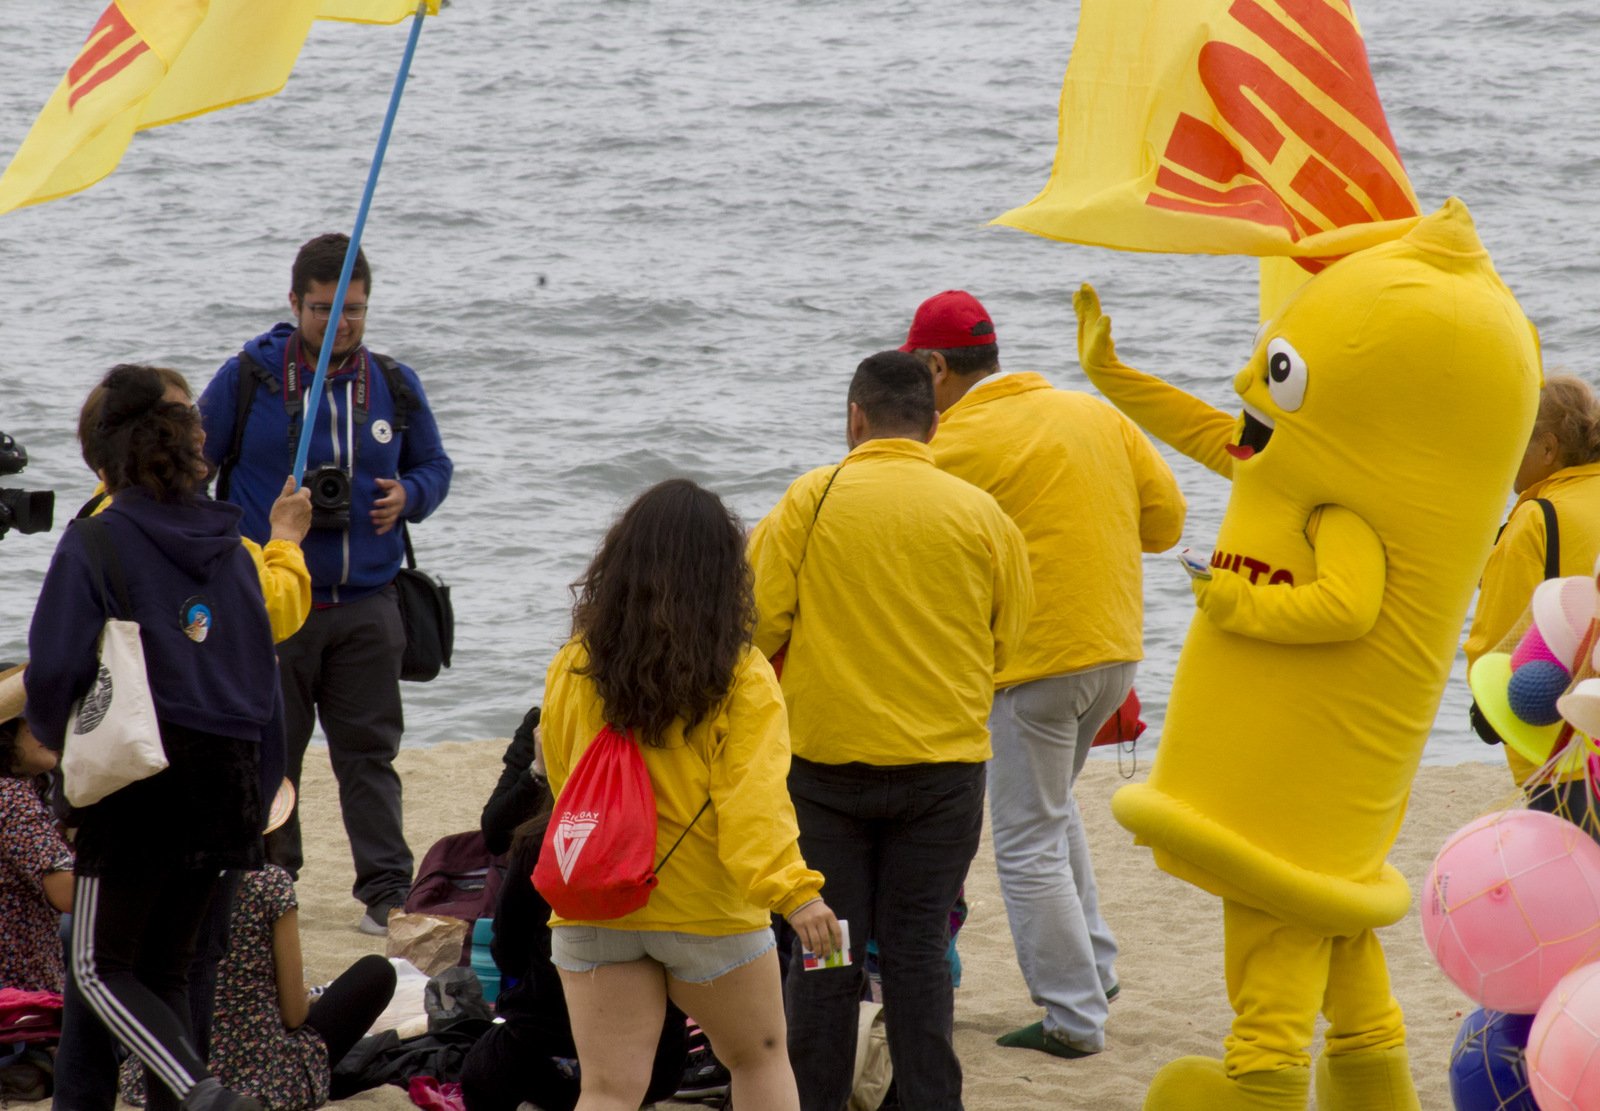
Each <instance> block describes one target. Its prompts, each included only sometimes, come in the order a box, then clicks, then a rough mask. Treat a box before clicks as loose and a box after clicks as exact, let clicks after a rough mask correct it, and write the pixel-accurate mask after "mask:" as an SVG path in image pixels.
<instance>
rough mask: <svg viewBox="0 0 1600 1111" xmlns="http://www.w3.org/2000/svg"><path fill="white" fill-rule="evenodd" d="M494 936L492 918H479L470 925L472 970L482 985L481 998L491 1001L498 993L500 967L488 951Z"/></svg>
mask: <svg viewBox="0 0 1600 1111" xmlns="http://www.w3.org/2000/svg"><path fill="white" fill-rule="evenodd" d="M493 938H494V919H492V918H480V919H478V920H477V921H476V922H474V923H473V925H472V971H473V972H475V973H477V975H478V983H480V984H482V985H483V998H484V1001H485V1002H487V1003H493V1002H494V1001H495V999H496V998H497V997H498V996H499V994H500V969H499V967H498V966H497V965H496V964H495V963H494V957H493V955H491V954H490V952H489V942H490V941H491V940H493Z"/></svg>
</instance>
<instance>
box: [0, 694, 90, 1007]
mask: <svg viewBox="0 0 1600 1111" xmlns="http://www.w3.org/2000/svg"><path fill="white" fill-rule="evenodd" d="M22 668H23V665H21V664H18V665H16V666H13V667H9V668H7V669H6V670H5V671H3V672H0V922H3V923H4V924H5V925H4V928H3V930H0V988H15V989H17V990H18V991H53V992H57V993H59V992H60V991H61V985H62V981H63V980H64V979H65V976H66V970H65V969H64V967H63V966H62V960H61V940H60V935H59V933H58V931H59V929H60V926H61V914H62V912H63V911H66V910H70V909H71V907H72V849H71V848H70V847H69V846H68V845H67V843H66V841H65V840H64V839H63V838H62V836H61V833H60V831H59V830H57V829H56V823H55V819H54V818H53V817H52V816H51V814H50V808H49V807H48V806H46V805H45V803H44V800H43V799H42V798H40V796H39V792H38V790H37V787H36V783H37V781H36V779H35V778H34V777H35V776H38V775H40V774H42V773H44V772H47V771H49V770H50V769H51V768H53V767H54V766H55V753H53V752H51V751H50V750H49V749H46V748H44V747H43V746H42V745H40V744H39V742H38V741H36V740H35V739H34V737H33V734H32V733H31V732H30V731H29V729H28V723H27V722H25V721H23V720H22V708H23V705H24V703H25V701H26V699H27V695H26V693H25V692H24V691H23V689H22Z"/></svg>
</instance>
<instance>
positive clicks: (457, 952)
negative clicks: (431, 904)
mask: <svg viewBox="0 0 1600 1111" xmlns="http://www.w3.org/2000/svg"><path fill="white" fill-rule="evenodd" d="M469 928H470V927H469V926H468V924H467V923H466V922H465V921H464V920H462V919H460V918H447V917H445V916H444V915H440V914H406V913H405V912H404V911H399V910H396V911H391V912H390V914H389V943H388V946H387V950H386V952H385V956H389V957H404V958H405V959H406V960H408V961H410V962H411V963H412V964H414V965H416V966H417V967H418V968H419V969H421V970H422V971H423V972H425V973H427V974H428V975H429V976H437V975H438V974H439V973H441V972H443V971H444V970H445V969H447V968H453V967H454V966H456V965H458V964H460V963H461V947H462V945H463V944H465V943H466V940H467V930H468V929H469Z"/></svg>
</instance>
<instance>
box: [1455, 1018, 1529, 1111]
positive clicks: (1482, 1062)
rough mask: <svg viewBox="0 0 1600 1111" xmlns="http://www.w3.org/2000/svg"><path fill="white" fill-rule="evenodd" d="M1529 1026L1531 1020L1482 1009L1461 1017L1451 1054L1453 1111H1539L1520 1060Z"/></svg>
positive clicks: (1525, 1065) (1526, 1072) (1526, 1069)
mask: <svg viewBox="0 0 1600 1111" xmlns="http://www.w3.org/2000/svg"><path fill="white" fill-rule="evenodd" d="M1532 1026H1533V1016H1532V1015H1510V1014H1505V1013H1504V1012H1502V1011H1486V1010H1484V1009H1483V1008H1481V1007H1480V1008H1479V1009H1478V1010H1476V1011H1473V1012H1472V1013H1471V1014H1470V1015H1468V1016H1467V1017H1466V1020H1465V1021H1464V1022H1462V1024H1461V1030H1460V1031H1459V1032H1458V1033H1457V1034H1456V1044H1455V1046H1454V1047H1453V1048H1452V1049H1451V1050H1450V1099H1451V1101H1452V1102H1453V1103H1454V1104H1455V1111H1539V1105H1538V1104H1537V1103H1535V1102H1534V1101H1533V1093H1532V1092H1530V1091H1529V1090H1528V1065H1527V1062H1526V1061H1525V1060H1524V1059H1523V1050H1524V1049H1525V1048H1526V1047H1527V1044H1528V1030H1529V1029H1530V1028H1531V1027H1532Z"/></svg>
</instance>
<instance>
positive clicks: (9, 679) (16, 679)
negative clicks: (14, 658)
mask: <svg viewBox="0 0 1600 1111" xmlns="http://www.w3.org/2000/svg"><path fill="white" fill-rule="evenodd" d="M27 666H28V665H27V664H25V663H22V664H17V665H16V666H15V667H8V668H6V669H5V670H4V671H0V725H3V724H4V723H6V722H8V721H10V720H11V719H12V718H19V717H21V716H22V708H23V707H24V706H26V705H27V703H28V692H27V691H25V690H23V689H22V671H23V669H24V668H26V667H27Z"/></svg>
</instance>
